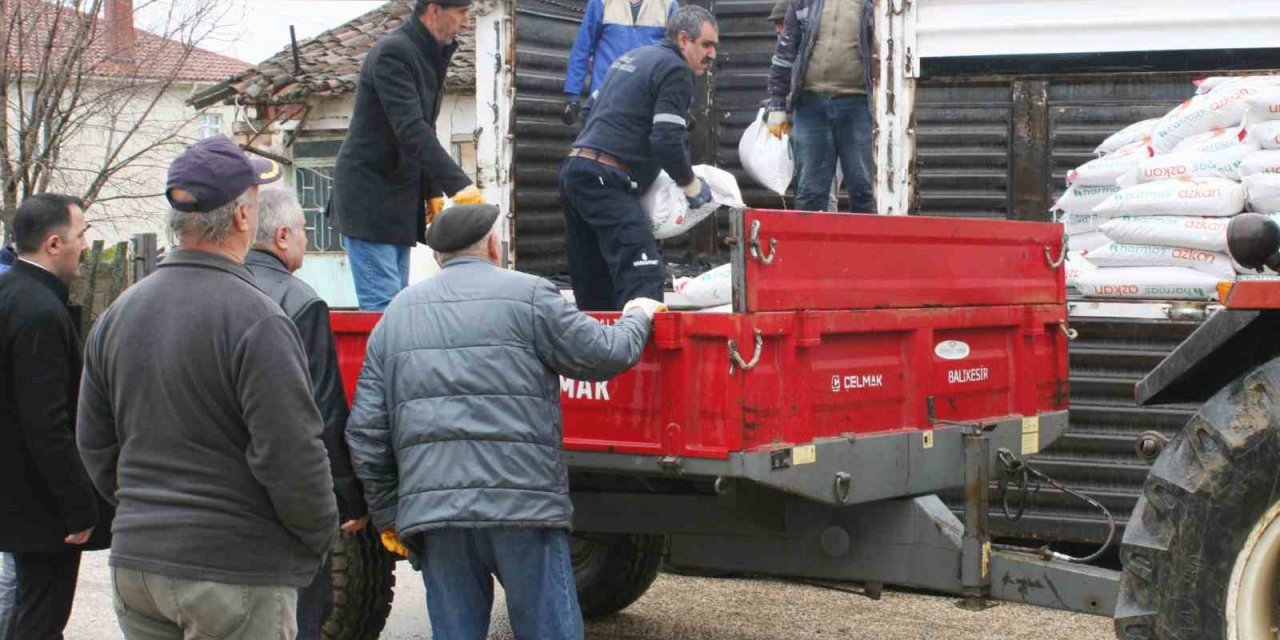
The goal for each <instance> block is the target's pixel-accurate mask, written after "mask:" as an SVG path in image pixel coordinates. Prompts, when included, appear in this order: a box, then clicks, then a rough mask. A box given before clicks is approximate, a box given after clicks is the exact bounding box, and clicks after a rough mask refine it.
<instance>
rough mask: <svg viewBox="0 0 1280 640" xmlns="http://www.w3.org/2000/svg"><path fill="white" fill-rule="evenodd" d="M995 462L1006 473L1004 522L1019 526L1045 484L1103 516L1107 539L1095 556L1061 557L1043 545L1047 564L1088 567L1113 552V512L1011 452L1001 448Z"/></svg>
mask: <svg viewBox="0 0 1280 640" xmlns="http://www.w3.org/2000/svg"><path fill="white" fill-rule="evenodd" d="M996 459H997V460H998V461H999V463H1000V467H1001V470H1002V471H1003V473H1002V474H1001V475H1000V479H999V480H998V481H997V482H998V484H997V487H998V489H997V491H998V493H999V496H1000V508H1001V511H1003V513H1004V517H1005V519H1007V520H1008V521H1009V522H1017V521H1018V520H1020V519H1022V516H1023V514H1024V513H1025V512H1026V510H1027V507H1028V506H1029V505H1030V504H1031V502H1032V501H1033V500H1034V499H1035V496H1036V495H1037V494H1039V493H1040V489H1041V487H1042V486H1043V485H1044V484H1047V485H1049V486H1050V487H1052V488H1054V489H1057V490H1058V491H1061V492H1063V493H1065V494H1067V495H1069V496H1071V497H1073V498H1076V499H1078V500H1080V501H1082V502H1085V503H1087V504H1088V505H1089V506H1091V507H1093V508H1095V509H1097V510H1099V511H1101V512H1102V515H1103V516H1104V517H1105V518H1106V520H1107V538H1106V540H1105V541H1103V543H1102V545H1101V546H1100V547H1098V549H1097V550H1096V551H1094V552H1093V553H1091V554H1089V555H1087V556H1084V557H1076V556H1071V555H1067V554H1065V553H1058V552H1056V551H1053V550H1051V549H1049V545H1044V546H1043V547H1041V548H1040V550H1039V552H1040V555H1041V556H1042V557H1043V558H1044V559H1045V560H1050V559H1053V560H1063V561H1066V562H1072V563H1075V564H1088V563H1090V562H1093V561H1095V560H1097V559H1099V558H1101V557H1102V556H1103V555H1105V554H1106V553H1107V551H1109V550H1110V549H1111V545H1112V543H1113V542H1114V541H1115V536H1116V519H1115V516H1113V515H1112V514H1111V511H1110V510H1109V509H1107V507H1106V505H1103V504H1102V503H1101V502H1098V501H1097V500H1095V499H1093V498H1091V497H1089V496H1087V495H1085V494H1083V493H1080V492H1078V491H1075V490H1072V489H1070V488H1068V487H1067V486H1066V485H1064V484H1062V483H1061V482H1058V481H1057V480H1054V479H1053V478H1051V477H1049V476H1048V474H1046V473H1045V472H1043V471H1041V470H1039V469H1036V468H1035V467H1032V466H1031V465H1030V464H1029V463H1027V461H1025V460H1021V459H1019V458H1018V457H1017V456H1015V455H1014V454H1013V452H1011V451H1009V450H1008V449H1005V448H1001V449H999V450H998V451H996ZM1011 483H1012V484H1014V485H1016V487H1017V491H1018V508H1017V509H1016V511H1014V512H1013V513H1010V509H1009V486H1010V484H1011ZM1028 487H1030V488H1028ZM993 546H996V547H998V548H1004V549H1010V550H1017V551H1023V550H1024V549H1022V548H1020V547H1015V546H1007V545H993Z"/></svg>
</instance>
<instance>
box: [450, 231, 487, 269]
mask: <svg viewBox="0 0 1280 640" xmlns="http://www.w3.org/2000/svg"><path fill="white" fill-rule="evenodd" d="M495 233H497V231H496V230H494V229H490V230H489V233H486V234H484V237H483V238H480V239H479V240H476V241H475V242H474V243H472V244H471V246H469V247H466V248H463V249H458V250H457V251H450V252H448V253H441V254H440V257H439V259H438V260H437V262H439V264H440V265H441V266H444V263H446V262H448V261H450V260H452V259H454V258H460V257H462V256H487V255H488V254H489V238H490V237H492V236H493V235H494V234H495Z"/></svg>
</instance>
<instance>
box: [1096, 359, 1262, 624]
mask: <svg viewBox="0 0 1280 640" xmlns="http://www.w3.org/2000/svg"><path fill="white" fill-rule="evenodd" d="M1278 498H1280V359H1277V360H1272V361H1271V362H1269V363H1267V364H1265V365H1263V366H1261V367H1259V368H1257V369H1255V370H1253V371H1252V372H1250V373H1248V374H1246V375H1245V376H1243V377H1241V378H1238V379H1236V380H1235V381H1233V382H1232V383H1231V384H1229V385H1227V386H1226V387H1225V388H1223V389H1222V390H1220V391H1218V393H1217V394H1215V395H1214V396H1213V397H1212V398H1210V399H1209V401H1208V402H1206V403H1205V404H1204V406H1203V407H1202V408H1201V409H1200V412H1199V413H1197V414H1196V415H1195V416H1194V417H1193V418H1192V419H1191V421H1190V422H1188V423H1187V426H1186V427H1185V428H1184V429H1183V431H1182V433H1181V434H1179V435H1178V436H1177V437H1176V438H1175V439H1174V440H1173V441H1172V442H1171V443H1170V444H1169V446H1168V447H1167V448H1166V449H1165V451H1164V452H1163V453H1162V454H1161V455H1160V456H1159V458H1157V459H1156V462H1155V464H1154V465H1153V467H1152V469H1151V473H1150V475H1148V477H1147V481H1146V485H1145V486H1144V487H1143V495H1142V497H1141V498H1140V499H1139V500H1138V504H1137V506H1136V507H1135V508H1134V511H1133V515H1132V517H1131V518H1130V519H1129V526H1128V528H1127V529H1126V530H1125V534H1124V540H1123V543H1122V545H1121V550H1120V559H1121V562H1122V563H1123V565H1124V573H1123V576H1122V578H1121V581H1120V595H1119V601H1118V603H1117V606H1116V614H1115V630H1116V636H1117V637H1119V638H1124V639H1126V640H1129V639H1147V640H1183V639H1187V640H1190V639H1192V638H1194V639H1195V640H1218V639H1227V640H1254V638H1262V637H1266V638H1274V637H1275V636H1274V632H1272V631H1270V627H1271V626H1272V625H1273V623H1274V622H1275V620H1273V618H1277V617H1280V616H1278V615H1277V613H1276V609H1275V606H1274V605H1275V602H1276V587H1275V584H1276V576H1277V574H1276V567H1277V566H1280V561H1278V560H1280V557H1278V556H1280V502H1277V499H1278ZM1268 533H1270V534H1271V536H1272V537H1268V535H1266V534H1268ZM1268 540H1270V541H1271V542H1270V543H1268V542H1267V541H1268ZM1250 571H1252V573H1251V572H1250ZM1249 576H1253V577H1252V578H1250V577H1249ZM1259 603H1260V604H1259ZM1259 629H1262V631H1261V632H1259V631H1258V630H1259Z"/></svg>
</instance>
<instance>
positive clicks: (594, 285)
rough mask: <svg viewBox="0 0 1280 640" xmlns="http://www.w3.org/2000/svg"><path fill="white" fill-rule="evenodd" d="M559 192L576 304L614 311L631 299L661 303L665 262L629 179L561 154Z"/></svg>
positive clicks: (637, 192)
mask: <svg viewBox="0 0 1280 640" xmlns="http://www.w3.org/2000/svg"><path fill="white" fill-rule="evenodd" d="M560 196H561V199H562V200H563V202H564V224H565V232H564V235H565V244H566V248H567V249H568V252H569V277H570V278H571V279H572V280H573V295H574V297H575V299H576V301H577V304H578V308H579V309H582V310H583V311H619V310H621V309H622V306H623V305H625V304H626V303H627V302H628V301H630V300H632V299H635V298H652V299H654V300H657V301H659V302H661V301H662V283H663V280H664V279H665V276H666V266H665V265H664V264H663V262H662V253H661V251H660V250H659V249H658V242H657V241H656V240H654V239H653V226H652V224H651V223H650V221H649V217H648V216H646V215H645V213H644V210H643V209H641V208H640V193H639V189H638V187H636V186H635V183H634V182H632V181H631V177H630V176H628V175H627V174H626V173H624V172H623V171H621V170H619V169H615V168H613V167H610V166H608V165H604V164H600V163H598V162H596V161H594V160H588V159H586V158H566V159H565V161H564V165H563V166H561V168H560Z"/></svg>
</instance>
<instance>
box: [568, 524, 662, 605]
mask: <svg viewBox="0 0 1280 640" xmlns="http://www.w3.org/2000/svg"><path fill="white" fill-rule="evenodd" d="M570 544H571V550H572V552H573V579H574V582H576V583H577V585H578V605H579V606H580V607H582V617H583V618H587V619H591V618H599V617H602V616H607V615H611V614H614V613H617V612H619V611H622V610H623V609H626V608H627V607H629V606H631V604H632V603H633V602H635V601H636V600H639V599H640V596H642V595H644V592H645V591H648V590H649V587H650V586H651V585H652V584H653V581H654V579H655V578H657V577H658V571H659V570H660V569H661V568H662V552H663V548H664V544H663V538H662V536H655V535H630V534H606V533H575V534H573V540H572V542H571V543H570Z"/></svg>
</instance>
